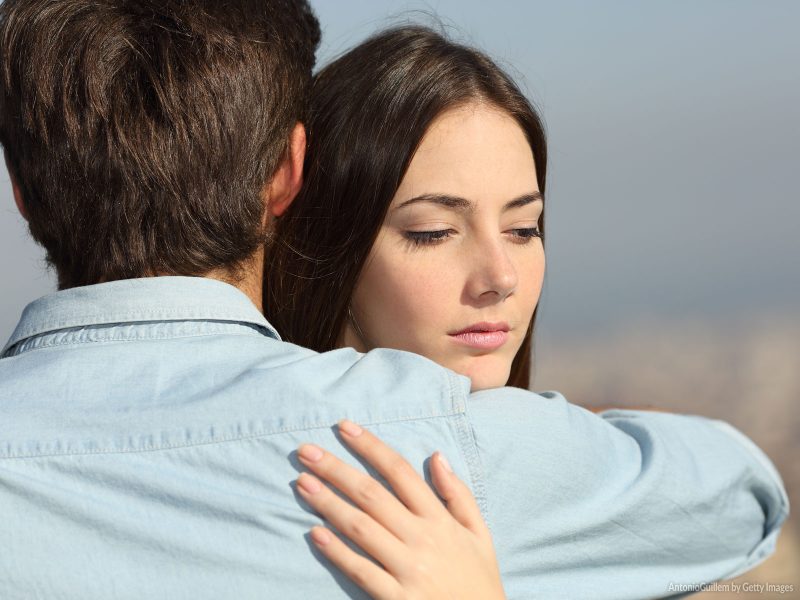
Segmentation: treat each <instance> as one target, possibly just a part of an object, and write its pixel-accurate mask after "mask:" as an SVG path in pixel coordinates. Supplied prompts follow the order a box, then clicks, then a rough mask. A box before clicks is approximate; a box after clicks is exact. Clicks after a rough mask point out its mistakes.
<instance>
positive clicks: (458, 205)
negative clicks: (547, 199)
mask: <svg viewBox="0 0 800 600" xmlns="http://www.w3.org/2000/svg"><path fill="white" fill-rule="evenodd" d="M537 200H542V194H541V192H538V191H536V192H532V193H530V194H523V195H522V196H518V197H516V198H514V199H513V200H509V201H508V202H507V203H506V204H505V206H503V212H505V211H507V210H511V209H512V208H518V207H520V206H525V205H526V204H530V203H531V202H536V201H537ZM418 202H432V203H434V204H440V205H442V206H444V207H446V208H449V209H451V210H455V211H458V212H464V213H470V212H473V211H474V210H475V203H474V202H471V201H469V200H467V199H466V198H461V197H460V196H449V195H447V194H422V195H420V196H414V197H413V198H410V199H408V200H406V201H405V202H403V203H402V204H399V205H397V206H396V207H395V208H394V209H393V210H399V209H401V208H404V207H406V206H410V205H411V204H416V203H418Z"/></svg>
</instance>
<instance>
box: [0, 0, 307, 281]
mask: <svg viewBox="0 0 800 600" xmlns="http://www.w3.org/2000/svg"><path fill="white" fill-rule="evenodd" d="M319 37H320V31H319V24H318V22H317V19H316V17H315V16H314V14H313V11H312V10H311V8H310V7H309V6H308V4H307V2H306V0H226V1H225V2H220V1H219V0H196V1H188V0H5V1H4V2H3V3H2V4H0V86H2V87H1V89H0V143H2V145H3V147H4V149H5V152H6V156H7V161H8V165H9V169H10V171H11V174H12V176H13V177H14V178H15V180H16V182H17V184H18V185H19V187H20V189H21V191H22V198H23V203H24V207H25V212H26V213H27V217H28V221H29V224H30V231H31V234H32V235H33V237H34V239H35V240H36V241H38V242H39V243H40V244H42V245H43V246H44V248H45V249H46V251H47V260H48V262H49V263H50V264H52V265H53V266H54V267H55V269H56V271H57V273H58V280H59V287H60V288H67V287H74V286H79V285H87V284H92V283H98V282H102V281H111V280H116V279H127V278H133V277H142V276H148V275H156V274H175V275H202V274H204V273H207V272H209V271H212V270H215V269H220V268H222V269H226V270H233V271H235V269H236V267H237V266H238V265H240V264H242V262H243V261H245V260H246V259H247V258H248V257H250V256H251V255H252V254H253V252H254V251H255V250H256V249H257V248H258V246H259V244H261V243H263V241H264V235H265V232H264V227H263V225H262V222H263V215H264V201H263V197H262V195H263V191H264V189H265V186H266V184H267V183H268V182H269V181H270V179H271V178H272V176H273V175H274V173H275V171H276V169H277V167H278V165H279V164H280V161H281V159H282V158H283V157H284V156H285V153H286V150H287V148H286V145H287V141H288V138H289V134H290V131H291V129H292V127H293V126H294V124H295V123H296V122H297V121H302V120H304V113H305V109H306V96H307V91H308V86H309V83H310V78H311V70H312V68H313V65H314V54H315V51H316V47H317V44H318V43H319Z"/></svg>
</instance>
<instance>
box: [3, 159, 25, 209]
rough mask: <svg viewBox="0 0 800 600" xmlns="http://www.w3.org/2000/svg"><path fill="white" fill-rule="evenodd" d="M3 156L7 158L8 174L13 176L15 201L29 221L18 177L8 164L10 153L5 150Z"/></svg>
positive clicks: (12, 188) (12, 187) (12, 184)
mask: <svg viewBox="0 0 800 600" xmlns="http://www.w3.org/2000/svg"><path fill="white" fill-rule="evenodd" d="M3 157H4V158H5V160H6V171H8V176H9V177H10V178H11V190H12V191H13V192H14V202H15V203H16V204H17V210H18V211H19V214H21V215H22V218H23V219H25V220H26V221H27V220H28V213H27V212H26V211H25V203H24V202H23V201H22V190H21V189H20V187H19V184H18V183H17V178H16V177H15V176H14V171H12V170H11V166H10V165H9V164H8V154H6V153H5V152H3Z"/></svg>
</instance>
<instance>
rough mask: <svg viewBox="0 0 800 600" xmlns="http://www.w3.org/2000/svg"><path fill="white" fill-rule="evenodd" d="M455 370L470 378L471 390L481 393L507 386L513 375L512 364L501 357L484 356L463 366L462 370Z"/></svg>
mask: <svg viewBox="0 0 800 600" xmlns="http://www.w3.org/2000/svg"><path fill="white" fill-rule="evenodd" d="M453 370H454V371H456V372H458V373H460V374H461V375H466V376H467V377H469V378H470V381H472V386H471V388H470V390H471V391H473V392H479V391H480V390H486V389H489V388H498V387H503V386H504V385H506V383H508V378H509V376H510V374H511V363H510V362H509V361H507V360H503V359H501V358H500V357H493V356H482V357H480V358H479V359H478V360H473V361H471V362H470V364H468V365H463V366H462V368H460V369H453Z"/></svg>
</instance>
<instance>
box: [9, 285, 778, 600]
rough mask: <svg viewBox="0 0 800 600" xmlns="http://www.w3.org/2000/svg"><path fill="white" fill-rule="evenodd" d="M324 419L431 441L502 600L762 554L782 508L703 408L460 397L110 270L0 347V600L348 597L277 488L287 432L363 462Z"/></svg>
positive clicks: (311, 517)
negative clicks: (483, 545)
mask: <svg viewBox="0 0 800 600" xmlns="http://www.w3.org/2000/svg"><path fill="white" fill-rule="evenodd" d="M309 318H313V316H309ZM642 400H643V401H646V400H647V399H646V398H643V399H642ZM343 417H347V418H349V419H352V420H353V421H355V422H357V423H361V424H363V425H366V426H367V427H368V428H369V429H370V430H371V431H373V432H375V433H376V434H377V435H379V436H380V437H381V438H382V439H383V440H385V441H386V442H388V443H389V444H390V445H392V446H393V447H395V448H396V449H398V450H399V451H401V452H402V453H403V454H404V455H405V456H406V457H407V459H408V460H409V461H410V462H411V464H413V465H414V466H415V467H416V468H417V469H419V470H420V472H422V471H423V463H424V461H425V459H426V458H427V457H428V456H429V455H430V454H431V453H432V452H433V451H434V450H437V449H438V450H441V451H442V452H443V453H444V455H445V456H447V458H448V459H449V460H450V462H451V463H452V465H453V467H454V469H455V471H456V473H457V474H458V475H459V476H460V477H461V478H462V479H463V480H464V481H465V482H467V483H468V484H469V485H470V487H471V489H472V490H473V492H474V493H475V496H476V498H477V500H478V503H479V505H480V507H481V509H482V511H483V515H484V517H485V518H486V520H487V522H488V524H489V526H490V528H491V530H492V532H493V535H494V540H495V545H496V549H497V553H498V559H499V563H500V567H501V570H502V574H503V580H504V582H505V587H506V592H507V594H508V596H509V598H526V599H527V598H593V599H598V598H614V599H616V600H620V599H624V598H646V597H655V596H667V595H671V594H672V593H674V590H675V589H676V587H674V586H677V585H680V584H701V583H706V582H709V581H712V580H716V579H719V578H723V577H730V576H733V575H735V574H738V573H741V572H742V571H744V570H746V569H748V568H749V567H751V566H753V565H754V564H756V563H758V562H759V561H761V560H762V559H763V558H764V557H766V556H768V555H769V554H770V553H771V552H772V550H773V547H774V543H775V539H776V537H777V534H778V530H779V528H780V525H781V523H782V522H783V520H784V519H785V517H786V515H787V512H788V501H787V498H786V494H785V492H784V489H783V486H782V484H781V481H780V478H779V477H778V474H777V473H776V471H775V469H774V468H773V466H772V464H771V463H770V462H769V460H768V459H767V458H766V457H765V456H764V454H762V453H761V451H760V450H758V449H757V448H756V447H755V446H754V445H753V444H752V443H751V442H750V441H749V440H748V439H747V438H745V437H744V436H743V435H742V434H740V433H739V432H737V431H736V430H734V429H733V428H731V427H730V426H728V425H726V424H724V423H721V422H719V421H712V420H708V419H703V418H699V417H691V416H681V415H671V414H662V413H645V412H637V411H621V410H617V411H610V412H606V413H604V414H603V415H600V416H598V415H595V414H592V413H591V412H588V411H586V410H583V409H581V408H579V407H576V406H574V405H571V404H569V403H568V402H566V401H565V400H564V398H562V397H561V396H559V395H558V394H552V393H550V394H542V395H537V394H533V393H528V392H523V391H521V390H515V389H497V390H491V391H483V392H479V393H476V394H472V395H470V393H469V382H468V380H467V379H465V378H463V377H460V376H457V375H455V374H453V373H452V372H450V371H447V370H445V369H443V368H441V367H439V366H438V365H436V364H434V363H432V362H430V361H428V360H427V359H425V358H422V357H419V356H416V355H414V354H410V353H405V352H396V351H388V350H376V351H373V352H370V353H368V354H365V355H362V354H358V353H356V352H354V351H352V350H349V349H345V350H338V351H335V352H329V353H326V354H317V353H315V352H312V351H310V350H307V349H304V348H300V347H297V346H294V345H291V344H288V343H285V342H282V341H280V339H279V337H278V335H277V334H276V333H275V331H274V330H273V328H272V327H271V326H270V325H269V324H268V323H267V321H265V320H264V318H263V316H262V315H261V314H260V313H259V312H258V311H257V310H256V308H255V307H254V306H253V305H252V303H251V302H250V301H249V300H248V298H247V297H246V296H245V295H244V294H242V293H241V292H240V291H239V290H237V289H236V288H234V287H231V286H229V285H226V284H224V283H220V282H217V281H212V280H209V279H201V278H183V277H159V278H152V279H140V280H130V281H119V282H112V283H105V284H100V285H95V286H89V287H83V288H77V289H73V290H68V291H63V292H57V293H55V294H52V295H50V296H47V297H45V298H41V299H39V300H37V301H35V302H33V303H32V304H31V305H29V306H28V307H27V308H26V310H25V312H24V314H23V316H22V320H21V321H20V323H19V326H18V327H17V329H16V331H15V332H14V334H13V336H12V337H11V339H10V340H9V342H8V344H7V346H6V348H5V349H4V351H3V355H2V359H0V540H2V552H0V597H2V598H3V599H5V600H14V599H25V600H30V599H35V598H45V599H48V600H53V599H76V600H78V599H79V600H92V599H110V598H119V599H129V598H130V599H142V598H169V599H171V600H175V599H183V598H187V599H189V598H191V599H203V598H209V599H214V600H220V599H222V598H235V599H237V600H239V599H240V600H245V599H251V598H252V599H259V600H263V599H265V598H281V599H307V598H347V597H355V598H360V597H364V595H363V594H362V593H361V592H360V590H359V589H358V588H357V587H356V586H354V585H353V584H351V583H350V582H349V580H347V579H346V578H345V577H344V576H342V575H341V574H340V573H338V572H337V571H336V569H335V568H333V567H332V566H331V565H329V564H328V563H327V562H326V561H325V559H324V557H322V556H321V555H319V554H318V553H316V550H315V549H314V548H313V544H311V543H310V541H309V539H308V537H307V532H308V530H309V529H310V528H311V527H312V526H313V525H315V524H318V523H319V522H320V518H319V517H318V516H316V515H315V514H314V513H313V511H311V510H310V509H309V508H308V507H307V506H305V505H303V503H302V500H300V499H299V496H297V495H295V493H294V492H293V490H292V487H291V485H290V482H292V481H293V480H294V479H296V477H297V474H298V470H299V463H298V462H297V461H296V460H295V457H294V450H295V449H296V448H297V446H298V445H300V444H302V443H303V442H312V443H315V444H319V445H321V446H323V447H325V448H327V449H329V450H331V451H333V452H335V453H336V454H338V455H339V456H340V457H342V458H343V459H344V460H346V461H347V462H349V463H351V464H354V465H360V463H359V461H358V460H357V459H355V458H354V456H353V455H352V454H350V453H349V452H348V451H347V450H346V448H345V447H344V445H343V444H341V443H340V442H339V441H338V439H337V437H336V435H335V433H334V425H335V423H336V422H337V421H338V420H339V419H341V418H343Z"/></svg>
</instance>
